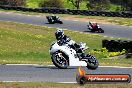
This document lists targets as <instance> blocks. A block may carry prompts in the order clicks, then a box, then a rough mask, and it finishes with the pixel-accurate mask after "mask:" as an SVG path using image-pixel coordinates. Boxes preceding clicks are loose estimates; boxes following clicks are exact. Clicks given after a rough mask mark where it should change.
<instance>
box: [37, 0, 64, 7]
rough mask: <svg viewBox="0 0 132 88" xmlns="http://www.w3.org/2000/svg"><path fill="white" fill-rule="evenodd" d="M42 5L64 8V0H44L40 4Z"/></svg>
mask: <svg viewBox="0 0 132 88" xmlns="http://www.w3.org/2000/svg"><path fill="white" fill-rule="evenodd" d="M39 6H40V7H56V8H63V1H62V0H43V1H42V2H41V3H40V4H39Z"/></svg>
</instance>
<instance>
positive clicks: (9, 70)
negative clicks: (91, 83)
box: [0, 65, 132, 83]
mask: <svg viewBox="0 0 132 88" xmlns="http://www.w3.org/2000/svg"><path fill="white" fill-rule="evenodd" d="M84 69H86V71H87V73H88V74H130V75H132V68H118V67H99V68H98V69H97V70H89V69H87V68H85V67H84ZM76 72H77V67H70V68H68V69H58V68H56V67H54V66H41V65H0V81H3V82H16V81H18V82H64V83H67V82H71V83H75V82H76Z"/></svg>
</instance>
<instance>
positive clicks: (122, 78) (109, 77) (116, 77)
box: [76, 67, 131, 84]
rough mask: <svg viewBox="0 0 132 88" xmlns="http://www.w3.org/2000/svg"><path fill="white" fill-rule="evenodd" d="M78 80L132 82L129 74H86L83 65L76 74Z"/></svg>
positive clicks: (83, 81) (79, 81)
mask: <svg viewBox="0 0 132 88" xmlns="http://www.w3.org/2000/svg"><path fill="white" fill-rule="evenodd" d="M76 81H77V83H79V84H85V83H130V82H131V76H130V75H129V74H86V71H85V70H84V69H83V67H79V68H78V70H77V74H76Z"/></svg>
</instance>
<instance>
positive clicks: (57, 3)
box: [0, 0, 132, 11]
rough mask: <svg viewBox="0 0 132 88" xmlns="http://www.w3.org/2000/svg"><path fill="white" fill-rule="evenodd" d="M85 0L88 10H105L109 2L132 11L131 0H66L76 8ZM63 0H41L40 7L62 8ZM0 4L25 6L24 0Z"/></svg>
mask: <svg viewBox="0 0 132 88" xmlns="http://www.w3.org/2000/svg"><path fill="white" fill-rule="evenodd" d="M83 2H85V3H86V7H87V9H88V10H98V11H106V10H108V9H109V8H110V5H111V4H115V5H119V6H121V10H122V11H132V0H67V3H72V5H73V6H74V7H75V8H76V9H78V10H79V9H80V5H81V3H83ZM63 3H64V2H63V0H42V2H41V3H40V4H39V6H40V7H56V8H64V5H63ZM0 5H9V6H26V0H0Z"/></svg>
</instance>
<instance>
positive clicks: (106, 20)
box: [0, 10, 132, 26]
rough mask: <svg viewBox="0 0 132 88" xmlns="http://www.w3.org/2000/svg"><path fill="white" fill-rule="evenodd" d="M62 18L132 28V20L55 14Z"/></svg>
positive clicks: (29, 13)
mask: <svg viewBox="0 0 132 88" xmlns="http://www.w3.org/2000/svg"><path fill="white" fill-rule="evenodd" d="M0 12H13V13H20V14H25V15H40V16H45V15H51V14H49V13H36V12H23V11H15V10H0ZM55 15H58V16H60V17H62V18H65V17H70V19H71V18H73V19H79V20H81V19H83V20H87V21H97V22H100V23H112V24H118V25H126V26H132V18H122V17H104V16H82V15H68V14H55Z"/></svg>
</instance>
